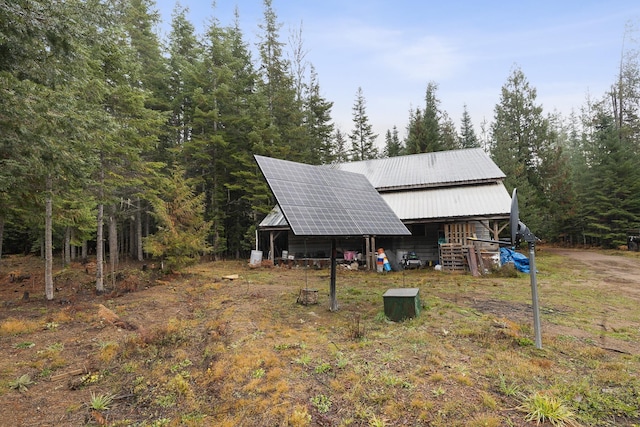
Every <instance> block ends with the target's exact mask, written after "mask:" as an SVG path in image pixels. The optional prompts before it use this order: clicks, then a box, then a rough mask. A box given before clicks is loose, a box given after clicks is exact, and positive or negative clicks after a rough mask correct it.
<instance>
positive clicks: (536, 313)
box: [529, 242, 542, 349]
mask: <svg viewBox="0 0 640 427" xmlns="http://www.w3.org/2000/svg"><path fill="white" fill-rule="evenodd" d="M529 275H530V276H531V301H532V306H533V328H534V331H535V335H536V348H538V349H541V348H542V332H541V331H540V308H539V307H538V281H537V277H536V244H535V243H533V242H529Z"/></svg>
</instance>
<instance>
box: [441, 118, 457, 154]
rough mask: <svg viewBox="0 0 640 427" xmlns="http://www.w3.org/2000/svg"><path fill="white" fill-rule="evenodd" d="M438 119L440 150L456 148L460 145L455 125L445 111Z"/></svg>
mask: <svg viewBox="0 0 640 427" xmlns="http://www.w3.org/2000/svg"><path fill="white" fill-rule="evenodd" d="M441 116H442V117H441V119H440V150H442V151H444V150H457V149H459V148H461V147H460V144H459V138H458V133H457V131H456V125H455V123H453V120H451V118H450V117H449V115H448V114H447V113H446V112H442V113H441Z"/></svg>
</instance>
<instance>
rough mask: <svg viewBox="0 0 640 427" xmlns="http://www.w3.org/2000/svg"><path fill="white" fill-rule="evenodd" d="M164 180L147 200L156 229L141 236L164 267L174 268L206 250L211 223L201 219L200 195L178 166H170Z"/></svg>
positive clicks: (194, 259) (145, 244) (186, 263)
mask: <svg viewBox="0 0 640 427" xmlns="http://www.w3.org/2000/svg"><path fill="white" fill-rule="evenodd" d="M164 183H165V186H164V190H163V192H162V193H161V194H160V195H158V197H156V198H154V199H153V200H152V202H151V204H152V206H153V208H154V214H153V215H154V217H155V218H156V221H157V224H158V231H157V232H156V233H155V234H154V235H152V236H149V237H147V238H146V239H145V241H144V247H145V250H146V251H147V252H149V253H151V254H152V255H154V256H156V257H160V258H161V259H162V260H163V261H164V262H166V266H165V268H166V269H167V270H169V271H178V270H180V269H182V268H184V267H186V266H189V265H193V264H195V263H197V262H198V261H199V259H200V256H201V255H202V254H205V253H207V252H208V251H209V250H210V248H209V245H208V244H207V235H208V233H209V227H210V226H211V224H210V223H209V222H207V221H205V220H204V200H203V199H204V194H200V195H195V193H194V192H193V190H192V188H191V187H190V186H189V184H188V182H187V180H186V179H185V177H184V171H183V170H182V169H180V168H176V169H174V170H173V171H172V174H171V178H170V179H165V180H164Z"/></svg>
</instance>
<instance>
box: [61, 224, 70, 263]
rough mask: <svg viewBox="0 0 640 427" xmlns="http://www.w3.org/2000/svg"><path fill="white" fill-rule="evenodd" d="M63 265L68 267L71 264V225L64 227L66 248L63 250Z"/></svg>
mask: <svg viewBox="0 0 640 427" xmlns="http://www.w3.org/2000/svg"><path fill="white" fill-rule="evenodd" d="M62 259H63V263H62V264H63V265H64V266H65V267H66V266H67V265H69V264H71V227H66V228H65V229H64V250H63V258H62Z"/></svg>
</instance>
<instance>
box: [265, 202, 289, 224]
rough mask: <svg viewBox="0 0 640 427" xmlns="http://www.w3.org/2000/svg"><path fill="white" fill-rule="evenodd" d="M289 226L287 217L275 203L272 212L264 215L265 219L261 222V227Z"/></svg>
mask: <svg viewBox="0 0 640 427" xmlns="http://www.w3.org/2000/svg"><path fill="white" fill-rule="evenodd" d="M265 227H269V228H282V229H284V228H288V227H289V223H287V220H286V219H285V217H284V215H283V214H282V211H281V210H280V206H278V205H275V206H274V207H273V209H271V212H269V213H268V214H267V216H265V217H264V219H263V220H262V221H261V222H260V228H265Z"/></svg>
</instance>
